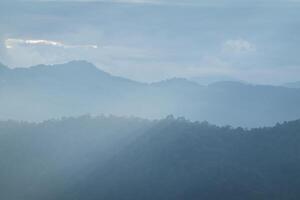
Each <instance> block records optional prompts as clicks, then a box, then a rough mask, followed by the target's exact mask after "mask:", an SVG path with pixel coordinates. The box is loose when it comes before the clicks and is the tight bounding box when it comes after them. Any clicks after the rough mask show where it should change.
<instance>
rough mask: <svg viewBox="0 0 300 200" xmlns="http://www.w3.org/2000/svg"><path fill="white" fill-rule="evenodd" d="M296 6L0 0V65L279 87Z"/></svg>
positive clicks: (285, 77) (292, 75)
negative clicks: (81, 66)
mask: <svg viewBox="0 0 300 200" xmlns="http://www.w3.org/2000/svg"><path fill="white" fill-rule="evenodd" d="M183 2H184V3H183ZM299 11H300V1H296V0H294V1H292V0H273V1H267V0H260V1H259V0H257V1H253V0H239V1H237V0H229V1H220V0H210V1H208V0H207V1H200V0H185V1H176V0H172V1H171V0H107V1H105V0H103V1H94V2H91V1H86V0H81V1H79V2H67V1H61V0H56V1H52V2H46V1H43V0H39V1H38V0H37V1H7V2H5V1H3V0H1V3H0V62H3V63H4V64H7V65H9V66H11V67H27V66H30V65H36V64H40V63H45V64H53V63H62V62H67V61H70V60H88V61H90V62H93V63H95V64H96V65H97V66H98V67H99V68H101V69H103V70H105V71H108V72H110V73H113V74H116V75H120V76H124V77H128V78H131V79H135V80H140V81H157V80H161V79H165V78H171V77H174V76H176V77H187V78H197V77H199V78H200V79H203V80H204V79H205V80H209V79H216V80H217V79H233V80H244V81H248V82H253V83H267V84H269V83H271V84H281V83H283V82H290V81H297V80H300V56H299V55H298V54H299V52H300V47H299V45H300V37H299V35H300V12H299Z"/></svg>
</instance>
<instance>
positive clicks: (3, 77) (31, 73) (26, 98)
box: [0, 61, 300, 127]
mask: <svg viewBox="0 0 300 200" xmlns="http://www.w3.org/2000/svg"><path fill="white" fill-rule="evenodd" d="M0 110H1V112H0V120H6V119H14V120H26V121H28V120H32V121H41V120H46V119H51V118H58V117H62V116H80V115H83V114H87V113H89V114H96V115H99V114H102V113H104V114H113V115H118V116H131V115H133V116H138V117H142V118H155V119H156V118H162V117H164V116H167V115H169V114H174V115H175V116H184V117H186V118H188V119H191V120H197V121H203V120H208V121H210V122H212V123H214V124H218V125H226V124H230V125H232V126H243V127H258V126H271V125H273V124H275V123H277V122H283V121H290V120H295V119H298V118H300V89H295V88H287V87H275V86H263V85H248V84H243V83H239V82H219V83H215V84H211V85H208V86H201V85H198V84H197V83H194V82H191V81H188V80H185V79H178V78H177V79H176V78H175V79H171V80H166V81H162V82H159V83H154V84H144V83H139V82H135V81H131V80H128V79H124V78H121V77H115V76H112V75H110V74H108V73H105V72H103V71H101V70H99V69H98V68H96V67H95V66H94V65H92V64H90V63H87V62H84V61H74V62H70V63H66V64H61V65H53V66H46V65H39V66H35V67H31V68H27V69H20V68H17V69H9V68H7V67H5V66H0Z"/></svg>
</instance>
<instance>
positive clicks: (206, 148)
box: [0, 117, 300, 200]
mask: <svg viewBox="0 0 300 200" xmlns="http://www.w3.org/2000/svg"><path fill="white" fill-rule="evenodd" d="M0 133H1V134H0V149H1V151H0V154H1V161H0V169H1V170H0V180H1V181H0V185H1V187H0V188H1V189H0V190H1V192H0V198H1V199H25V200H35V199H36V200H38V199H49V200H54V199H56V200H57V199H58V200H68V199H70V200H71V199H72V200H74V199H76V200H81V199H85V200H96V199H107V200H111V199H124V200H127V199H128V200H129V199H130V200H135V199H146V200H147V199H158V200H159V199H246V200H248V199H249V200H250V199H251V200H252V199H275V200H277V199H278V200H281V199H285V200H296V199H299V197H300V193H299V191H298V188H299V186H300V170H299V169H300V157H299V155H300V146H299V142H300V121H291V122H286V123H283V124H277V125H276V126H274V127H271V128H259V129H251V130H244V129H242V128H237V129H233V128H230V127H218V126H214V125H210V124H208V123H206V122H203V123H199V122H190V121H186V120H185V119H183V118H179V119H174V118H173V117H168V118H166V119H163V120H157V121H148V120H141V119H137V118H130V119H124V118H116V117H98V118H91V117H80V118H66V119H63V120H59V121H47V122H44V123H39V124H29V123H17V122H1V123H0Z"/></svg>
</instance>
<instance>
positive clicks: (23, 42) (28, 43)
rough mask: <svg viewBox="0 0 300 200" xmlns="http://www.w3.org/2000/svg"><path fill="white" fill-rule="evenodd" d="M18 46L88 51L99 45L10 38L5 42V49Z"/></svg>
mask: <svg viewBox="0 0 300 200" xmlns="http://www.w3.org/2000/svg"><path fill="white" fill-rule="evenodd" d="M16 46H53V47H60V48H65V49H71V48H88V49H90V48H91V49H97V48H98V46H97V45H68V44H64V43H62V42H57V41H51V40H42V39H39V40H25V39H15V38H9V39H6V40H5V47H6V48H7V49H12V48H15V47H16Z"/></svg>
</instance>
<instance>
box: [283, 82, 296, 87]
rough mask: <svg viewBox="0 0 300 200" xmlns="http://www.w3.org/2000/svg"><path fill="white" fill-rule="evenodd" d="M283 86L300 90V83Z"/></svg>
mask: <svg viewBox="0 0 300 200" xmlns="http://www.w3.org/2000/svg"><path fill="white" fill-rule="evenodd" d="M283 86H285V87H289V88H300V81H296V82H291V83H286V84H284V85H283Z"/></svg>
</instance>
